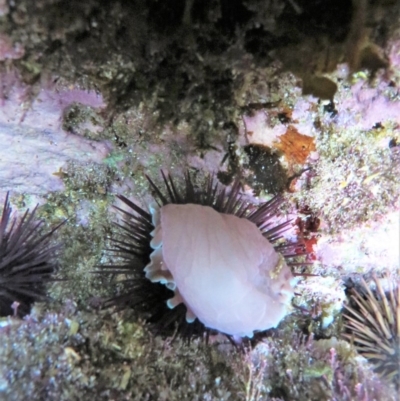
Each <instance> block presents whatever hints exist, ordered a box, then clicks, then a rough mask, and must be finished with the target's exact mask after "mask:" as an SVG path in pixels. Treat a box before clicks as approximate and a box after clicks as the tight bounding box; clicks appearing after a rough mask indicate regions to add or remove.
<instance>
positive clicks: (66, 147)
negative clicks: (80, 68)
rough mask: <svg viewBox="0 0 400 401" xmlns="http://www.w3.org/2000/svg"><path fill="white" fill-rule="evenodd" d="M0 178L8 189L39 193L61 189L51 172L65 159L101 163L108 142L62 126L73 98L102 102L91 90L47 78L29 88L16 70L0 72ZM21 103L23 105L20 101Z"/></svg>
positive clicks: (95, 105) (97, 104)
mask: <svg viewBox="0 0 400 401" xmlns="http://www.w3.org/2000/svg"><path fill="white" fill-rule="evenodd" d="M0 77H1V79H2V84H3V92H2V94H1V98H0V103H1V107H0V141H1V143H2V146H1V149H0V182H1V186H2V187H3V188H5V189H7V190H9V189H12V190H14V191H18V192H26V193H31V194H43V193H46V192H49V191H55V190H61V189H63V183H62V180H61V179H60V177H58V176H57V175H54V174H55V173H57V172H58V171H60V169H61V168H62V167H63V166H64V165H65V164H66V163H67V162H69V161H74V160H75V161H78V162H80V163H85V162H93V163H101V162H102V161H103V159H104V158H105V157H106V156H107V155H108V153H109V151H110V150H111V145H110V144H109V143H108V142H104V141H103V142H101V141H91V140H88V139H86V138H83V137H81V136H78V135H73V134H70V133H67V132H65V131H64V130H63V129H62V116H63V113H64V110H65V108H66V107H68V106H69V105H71V104H72V103H74V102H78V103H80V104H83V105H87V106H90V107H93V108H102V107H104V106H105V104H104V102H103V99H102V97H101V96H100V95H98V94H97V93H96V92H94V91H85V90H81V89H79V88H76V87H72V88H70V87H57V86H56V85H54V84H52V85H51V84H48V85H46V87H45V88H44V87H43V88H42V89H41V91H40V93H39V94H38V95H37V96H32V95H31V94H30V90H31V88H30V87H28V86H26V85H25V84H24V83H23V82H22V81H21V79H20V78H19V76H18V74H17V73H16V72H15V71H13V70H11V71H10V72H6V73H2V74H1V75H0ZM21 105H22V107H21Z"/></svg>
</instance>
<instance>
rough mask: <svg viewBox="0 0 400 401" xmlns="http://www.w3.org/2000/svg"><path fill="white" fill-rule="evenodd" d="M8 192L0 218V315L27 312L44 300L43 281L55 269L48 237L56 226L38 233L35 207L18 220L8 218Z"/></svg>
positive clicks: (54, 248)
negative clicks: (34, 304)
mask: <svg viewBox="0 0 400 401" xmlns="http://www.w3.org/2000/svg"><path fill="white" fill-rule="evenodd" d="M8 198H9V194H7V196H6V200H5V202H4V208H3V213H2V216H1V221H0V316H8V315H10V314H18V315H19V316H23V315H26V314H27V313H29V310H30V306H31V304H32V303H33V302H35V301H41V300H45V299H46V293H45V284H46V283H47V282H49V281H51V280H52V276H51V275H52V273H53V272H54V270H55V265H54V263H53V256H54V255H53V254H54V251H55V250H56V248H58V246H57V245H55V246H51V244H50V241H51V236H52V234H53V233H54V232H55V231H56V230H57V228H58V227H59V226H57V227H56V228H54V229H53V230H51V231H49V232H47V233H45V234H42V233H41V227H42V225H43V223H42V222H41V221H35V214H36V208H35V209H34V210H33V211H32V212H31V213H29V210H27V211H26V212H25V214H24V215H23V216H22V218H21V219H19V220H17V219H15V218H14V219H12V220H10V217H11V213H12V209H11V207H10V203H9V200H8Z"/></svg>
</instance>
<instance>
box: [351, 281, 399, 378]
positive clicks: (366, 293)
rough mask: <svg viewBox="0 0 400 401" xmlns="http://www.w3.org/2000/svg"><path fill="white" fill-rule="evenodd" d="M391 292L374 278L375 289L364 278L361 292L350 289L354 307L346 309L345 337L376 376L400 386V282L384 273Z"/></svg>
mask: <svg viewBox="0 0 400 401" xmlns="http://www.w3.org/2000/svg"><path fill="white" fill-rule="evenodd" d="M384 278H385V279H386V282H387V285H388V289H387V291H385V290H384V289H383V287H382V284H381V281H380V280H379V279H378V278H377V277H376V276H375V275H374V276H373V281H374V283H375V287H376V288H375V289H374V290H371V288H370V286H369V285H368V284H367V283H366V282H365V281H364V280H363V279H362V280H361V283H362V286H361V289H360V290H356V289H355V288H352V289H351V293H352V294H351V299H352V301H353V305H348V306H346V312H345V314H344V318H345V322H346V323H345V327H346V328H347V330H348V332H346V333H344V334H343V335H344V337H346V338H347V339H349V340H351V341H353V342H354V345H355V347H356V348H357V350H358V352H360V354H361V355H363V356H364V357H365V358H367V359H369V360H370V361H371V362H372V363H373V364H374V365H375V370H376V372H377V373H379V374H381V375H382V376H384V377H387V378H388V379H389V380H392V381H393V382H394V383H396V384H397V385H399V384H400V383H399V379H400V282H398V281H396V280H392V278H391V276H390V275H389V274H385V276H384Z"/></svg>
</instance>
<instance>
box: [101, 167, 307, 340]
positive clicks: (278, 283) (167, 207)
mask: <svg viewBox="0 0 400 401" xmlns="http://www.w3.org/2000/svg"><path fill="white" fill-rule="evenodd" d="M162 175H163V180H164V183H165V187H166V194H164V193H162V191H161V190H160V189H159V188H158V187H157V186H156V185H155V184H154V183H153V181H152V180H151V179H150V178H148V177H147V178H148V180H149V183H150V185H151V187H152V189H153V191H154V194H155V195H154V198H155V201H156V202H155V203H153V204H151V205H150V207H149V210H150V212H147V211H145V210H143V209H142V208H140V207H139V206H137V205H136V204H134V203H133V202H131V201H130V200H129V199H127V198H125V197H124V196H118V198H119V199H120V200H121V201H122V202H124V203H125V204H126V206H128V207H129V208H130V209H131V210H130V211H125V210H122V209H120V208H117V209H118V210H119V212H120V213H122V215H123V217H124V221H123V223H122V224H121V225H119V227H120V229H121V230H122V234H121V237H120V238H118V239H114V240H113V244H114V246H113V249H112V251H114V252H116V253H117V254H118V255H119V256H120V257H121V258H122V260H123V264H122V265H108V266H102V267H101V269H102V272H106V273H111V274H125V275H126V280H125V281H124V286H123V291H122V293H121V294H119V295H117V296H116V297H114V298H112V299H110V300H108V301H107V302H106V306H110V305H116V306H119V307H122V308H123V307H125V306H128V305H130V306H133V307H135V308H136V309H139V310H141V311H143V312H147V313H148V315H149V320H150V321H152V322H157V323H159V327H161V328H162V329H168V328H172V327H173V326H174V325H175V324H177V325H178V330H179V331H180V333H182V334H183V335H185V336H190V335H192V334H200V333H202V332H207V333H208V332H209V331H210V330H215V331H218V332H222V333H224V334H227V335H228V336H234V337H245V336H247V337H252V336H253V333H254V332H256V331H265V330H267V329H270V328H273V327H276V326H277V325H278V324H279V322H280V321H281V320H282V319H283V317H284V316H285V315H286V314H287V310H288V307H289V305H290V302H291V299H292V297H293V294H294V292H293V284H294V281H295V279H294V275H293V274H292V272H291V269H290V267H289V266H291V265H292V264H293V258H294V257H296V256H299V252H300V253H301V252H302V251H301V250H300V251H299V248H301V247H300V244H299V243H287V242H282V241H281V239H282V233H283V232H284V231H286V230H287V229H288V228H289V227H290V225H291V222H290V221H285V222H283V223H281V224H279V225H276V223H274V222H273V221H274V218H275V217H276V216H277V215H278V209H279V206H280V205H281V204H282V202H283V199H282V197H280V196H277V197H275V198H273V199H272V200H270V201H269V202H267V203H265V204H263V205H261V206H259V207H256V206H253V205H248V204H247V203H246V202H244V201H243V200H242V199H241V196H240V194H239V189H240V184H239V182H238V181H236V182H235V183H234V185H233V187H232V189H231V191H230V192H229V193H228V192H227V191H226V190H225V189H222V188H221V187H220V185H218V183H215V182H214V179H213V177H212V176H210V177H209V178H208V181H207V183H206V185H205V187H204V188H195V186H194V185H193V183H192V180H191V177H190V175H189V174H188V173H187V174H186V176H185V185H184V190H182V191H180V190H178V189H177V187H176V185H175V183H174V181H173V180H172V179H171V177H170V176H169V175H165V174H164V173H162Z"/></svg>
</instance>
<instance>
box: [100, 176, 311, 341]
mask: <svg viewBox="0 0 400 401" xmlns="http://www.w3.org/2000/svg"><path fill="white" fill-rule="evenodd" d="M161 173H162V177H163V181H164V184H165V189H166V193H163V192H162V191H161V190H160V188H159V187H158V186H157V185H156V184H155V183H154V182H153V181H152V180H151V179H150V178H149V177H147V179H148V181H149V183H150V187H151V189H152V191H153V196H154V199H155V201H156V202H157V203H158V205H159V206H160V207H161V206H163V205H167V204H171V203H172V204H187V203H192V204H198V205H202V206H209V207H212V208H213V209H214V210H216V211H217V212H219V213H226V214H233V215H235V216H238V217H242V218H246V219H248V220H250V221H251V222H253V223H254V224H256V225H257V227H258V228H259V229H260V231H261V232H262V233H263V235H264V237H265V238H267V239H268V240H269V241H270V242H271V243H272V244H273V245H274V247H275V248H276V249H277V251H278V252H280V253H281V254H282V255H283V256H284V258H285V259H286V262H287V263H288V265H292V266H293V265H295V264H296V263H294V260H293V259H294V258H295V257H298V256H301V255H304V254H305V251H304V248H303V247H302V244H301V243H297V242H296V243H288V242H285V241H281V240H282V236H283V233H284V232H285V231H286V230H288V229H289V228H290V226H291V222H290V221H286V222H284V223H282V224H279V225H276V222H275V223H274V221H275V217H276V216H277V215H279V207H280V206H281V204H282V203H283V198H282V197H280V196H277V197H275V198H273V199H272V200H271V201H269V202H267V203H265V204H263V205H261V206H260V207H256V206H253V205H249V204H248V203H247V202H245V201H244V200H243V199H242V197H241V195H240V183H239V181H235V183H234V184H233V186H232V187H231V189H230V191H229V192H228V191H227V190H226V188H224V187H221V186H220V185H219V184H218V183H217V182H216V181H215V179H214V177H213V176H212V175H211V176H209V177H208V180H207V182H206V184H205V186H204V187H202V188H196V187H195V186H194V184H193V182H192V179H191V177H190V174H189V173H186V174H185V183H184V187H183V190H178V189H177V187H176V185H175V183H174V181H173V180H172V178H171V176H170V175H168V174H165V173H163V172H161ZM118 198H119V199H120V200H121V201H122V202H123V203H125V205H126V206H127V207H128V208H129V209H130V210H129V211H126V210H123V209H121V208H118V207H116V209H117V210H118V211H119V213H120V214H121V215H122V217H123V223H122V224H118V223H116V225H117V226H118V227H119V229H120V230H121V234H120V236H119V237H118V238H113V239H112V249H111V251H112V252H113V253H114V254H115V255H116V256H118V257H119V258H120V259H121V263H120V264H115V265H114V264H112V265H103V266H100V273H105V274H111V275H121V274H122V275H125V279H124V280H123V281H119V284H120V286H119V293H118V294H117V295H116V296H114V297H112V298H110V299H109V300H107V301H106V302H105V304H104V306H105V307H109V306H115V307H116V308H117V309H124V308H126V307H132V308H134V309H135V310H136V311H137V312H138V313H139V314H142V315H144V316H147V318H148V320H149V321H150V322H153V323H156V327H157V328H158V330H159V331H161V332H163V333H166V334H171V333H172V332H173V330H177V332H179V334H180V335H182V336H183V337H187V338H190V337H191V336H192V335H202V334H204V333H205V334H206V335H208V334H209V333H210V329H208V328H206V327H205V326H204V325H203V324H202V323H201V322H200V321H199V320H198V319H196V320H195V321H194V322H193V323H188V322H187V321H186V318H185V315H186V307H185V306H184V304H183V303H182V304H180V305H178V306H177V307H175V308H173V309H169V308H168V306H167V304H166V301H167V300H168V299H170V298H171V297H172V296H173V295H174V292H173V291H171V290H169V289H168V288H167V287H166V286H165V285H163V284H160V283H153V282H151V281H150V280H148V279H147V278H146V277H145V272H144V267H145V266H146V265H147V264H148V263H149V261H150V254H151V253H152V251H153V249H152V248H151V247H150V241H151V239H152V236H151V234H150V233H151V232H152V231H153V229H154V226H153V223H152V216H151V214H150V213H148V212H147V211H145V210H143V209H142V208H141V207H139V206H137V205H136V204H135V203H133V202H132V201H130V200H129V199H127V198H125V197H124V196H121V195H119V196H118ZM300 264H301V265H306V264H307V263H300Z"/></svg>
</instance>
